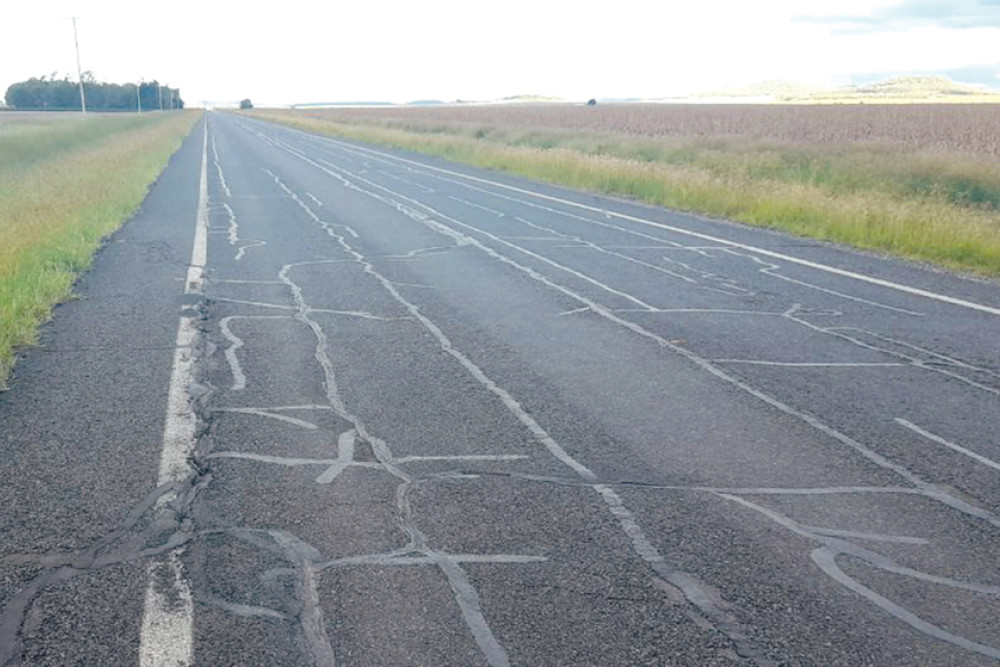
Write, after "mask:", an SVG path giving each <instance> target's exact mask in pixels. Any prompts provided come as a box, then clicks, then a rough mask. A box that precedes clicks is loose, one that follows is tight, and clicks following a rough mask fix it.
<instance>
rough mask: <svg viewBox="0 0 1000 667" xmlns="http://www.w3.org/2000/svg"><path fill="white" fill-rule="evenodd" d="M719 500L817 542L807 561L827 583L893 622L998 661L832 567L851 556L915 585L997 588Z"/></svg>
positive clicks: (998, 656) (997, 653)
mask: <svg viewBox="0 0 1000 667" xmlns="http://www.w3.org/2000/svg"><path fill="white" fill-rule="evenodd" d="M718 495H719V497H721V498H724V499H726V500H729V501H731V502H734V503H737V504H739V505H742V506H744V507H746V508H748V509H751V510H754V511H756V512H758V513H760V514H763V515H764V516H766V517H767V518H769V519H771V520H772V521H774V522H775V523H777V524H779V525H780V526H782V527H784V528H786V529H788V530H790V531H791V532H793V533H795V534H797V535H800V536H802V537H805V538H807V539H810V540H813V541H814V542H819V543H820V544H821V545H822V546H820V547H817V548H816V549H813V551H812V553H811V558H812V560H813V562H814V563H815V564H816V565H817V566H818V567H819V568H820V570H822V571H823V573H824V574H826V575H827V576H829V577H830V578H831V579H833V580H834V581H836V582H837V583H838V584H840V585H842V586H844V587H845V588H847V589H848V590H851V591H853V592H854V593H857V594H858V595H860V596H861V597H864V598H865V599H867V600H868V601H869V602H871V603H872V604H874V605H875V606H877V607H879V608H880V609H882V610H884V611H885V612H887V613H888V614H890V615H892V616H894V617H895V618H896V619H898V620H900V621H902V622H903V623H906V624H907V625H909V626H910V627H912V628H913V629H914V630H917V631H918V632H922V633H924V634H926V635H928V636H931V637H934V638H935V639H939V640H941V641H944V642H947V643H949V644H952V645H953V646H958V647H960V648H963V649H966V650H968V651H972V652H974V653H978V654H980V655H984V656H987V657H990V658H993V659H995V660H1000V650H998V649H996V648H994V647H993V646H988V645H986V644H980V643H978V642H974V641H971V640H969V639H967V638H965V637H961V636H959V635H956V634H953V633H951V632H948V631H947V630H945V629H943V628H940V627H938V626H936V625H933V624H931V623H928V622H927V621H925V620H923V619H922V618H920V617H919V616H917V615H916V614H914V613H913V612H911V611H910V610H909V609H906V608H905V607H902V606H900V605H898V604H896V603H895V602H893V601H892V600H889V599H888V598H886V597H883V596H882V595H879V594H878V593H876V592H875V591H873V590H871V589H870V588H868V587H866V586H864V585H863V584H861V583H859V582H858V581H856V580H854V579H853V578H851V577H850V576H849V575H847V574H846V573H845V572H844V571H843V570H841V569H840V567H839V566H838V565H837V563H836V557H837V556H838V555H841V554H843V555H845V556H851V557H853V558H857V559H858V560H860V561H862V562H864V563H866V564H868V565H869V566H871V567H874V568H876V569H879V570H884V571H886V572H890V573H892V574H896V575H902V576H907V577H911V578H914V579H917V580H918V581H924V582H928V583H932V584H936V585H939V586H945V587H948V588H954V589H958V590H965V591H971V592H974V593H979V594H983V595H989V596H992V597H1000V586H990V585H985V584H976V583H970V582H965V581H958V580H955V579H951V578H948V577H939V576H937V575H932V574H927V573H926V572H921V571H919V570H914V569H912V568H909V567H905V566H901V565H898V564H896V563H895V562H894V561H893V560H892V559H890V558H888V557H886V556H883V555H882V554H879V553H877V552H874V551H871V550H870V549H866V548H864V547H859V546H857V545H855V544H852V543H850V542H847V541H845V540H842V539H839V538H838V537H836V536H833V535H831V534H829V533H826V534H824V532H819V531H815V530H811V529H810V528H809V527H807V526H804V525H802V524H800V523H797V522H796V521H793V520H792V519H789V518H788V517H786V516H784V515H782V514H779V513H778V512H775V511H774V510H770V509H768V508H766V507H762V506H760V505H757V504H756V503H752V502H750V501H748V500H746V499H744V498H740V497H738V496H732V495H728V494H724V493H720V494H718Z"/></svg>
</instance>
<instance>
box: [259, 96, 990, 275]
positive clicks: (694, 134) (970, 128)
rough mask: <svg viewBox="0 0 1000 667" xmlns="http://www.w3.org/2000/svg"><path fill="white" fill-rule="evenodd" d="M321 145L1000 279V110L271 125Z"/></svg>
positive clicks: (454, 114)
mask: <svg viewBox="0 0 1000 667" xmlns="http://www.w3.org/2000/svg"><path fill="white" fill-rule="evenodd" d="M254 113H255V115H257V116H258V117H260V118H264V119H268V120H275V121H278V122H283V123H286V124H290V125H293V126H296V127H299V128H301V129H306V130H310V131H315V132H321V133H326V134H331V135H335V136H342V137H347V138H353V139H358V140H361V141H370V142H374V143H382V144H386V145H392V146H396V147H399V148H405V149H409V150H416V151H421V152H425V153H429V154H434V155H439V156H443V157H446V158H449V159H454V160H458V161H463V162H467V163H470V164H474V165H477V166H482V167H487V168H492V169H498V170H504V171H510V172H512V173H517V174H520V175H524V176H528V177H532V178H539V179H543V180H548V181H551V182H555V183H560V184H563V185H569V186H572V187H580V188H586V189H590V190H595V191H600V192H607V193H611V194H616V195H625V196H630V197H636V198H639V199H642V200H643V201H646V202H649V203H653V204H658V205H663V206H669V207H674V208H679V209H684V210H690V211H697V212H700V213H706V214H709V215H716V216H722V217H726V218H731V219H734V220H739V221H742V222H747V223H750V224H755V225H761V226H768V227H773V228H778V229H784V230H787V231H791V232H794V233H796V234H801V235H804V236H811V237H815V238H821V239H827V240H832V241H838V242H843V243H849V244H853V245H856V246H859V247H864V248H869V249H875V250H881V251H886V252H890V253H894V254H897V255H901V256H905V257H910V258H914V259H919V260H928V261H932V262H936V263H939V264H942V265H946V266H949V267H953V268H959V269H965V270H972V271H976V272H980V273H985V274H990V275H1000V110H998V108H997V107H996V106H994V105H976V106H968V107H963V106H960V105H923V106H920V107H906V106H898V105H895V106H880V107H876V106H867V105H866V106H841V107H837V106H823V107H805V106H794V107H781V106H756V107H733V106H714V107H690V106H667V105H615V106H606V107H600V106H599V107H596V108H586V107H578V106H574V107H570V106H564V105H563V106H511V107H495V106H494V107H435V108H412V109H410V108H402V109H335V110H322V111H317V110H310V111H274V110H258V111H255V112H254Z"/></svg>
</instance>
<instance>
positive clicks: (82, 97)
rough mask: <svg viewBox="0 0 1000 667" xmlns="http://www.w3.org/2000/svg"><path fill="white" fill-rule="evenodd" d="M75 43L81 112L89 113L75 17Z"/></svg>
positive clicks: (74, 18)
mask: <svg viewBox="0 0 1000 667" xmlns="http://www.w3.org/2000/svg"><path fill="white" fill-rule="evenodd" d="M73 43H74V44H75V45H76V77H77V80H78V81H79V82H80V112H81V113H87V96H86V95H84V94H83V69H82V68H81V67H80V39H79V37H77V35H76V17H75V16H74V17H73Z"/></svg>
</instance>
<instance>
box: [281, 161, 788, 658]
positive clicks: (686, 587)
mask: <svg viewBox="0 0 1000 667" xmlns="http://www.w3.org/2000/svg"><path fill="white" fill-rule="evenodd" d="M305 159H307V160H308V158H305ZM314 164H315V163H314ZM317 166H318V167H319V168H320V169H324V168H323V167H322V166H321V165H317ZM324 171H328V170H325V169H324ZM328 173H329V171H328ZM333 175H334V176H335V177H337V178H339V179H341V180H342V181H345V184H346V182H347V179H345V178H344V177H342V176H340V175H339V174H335V173H334V174H333ZM278 182H279V183H280V181H278ZM353 187H357V186H353ZM289 194H293V193H291V192H289ZM293 196H294V194H293ZM300 205H302V206H305V205H304V204H302V203H301V201H300ZM312 217H313V218H314V219H315V220H316V222H318V223H319V224H320V225H322V226H323V227H324V228H325V229H326V231H327V234H329V235H330V236H331V237H333V238H334V239H336V240H337V242H338V243H339V244H340V245H341V247H342V248H343V249H344V251H345V252H347V253H349V254H351V255H353V256H354V257H356V258H357V261H358V263H359V264H361V265H362V266H364V268H365V271H366V272H367V273H369V274H370V275H372V276H373V277H374V278H376V279H377V280H378V281H379V282H380V283H381V284H382V285H383V286H384V288H385V289H386V290H387V291H388V292H389V293H390V294H391V295H392V296H393V298H395V299H396V300H397V301H398V302H399V303H400V304H402V305H403V306H404V307H405V308H406V309H407V310H408V311H410V312H411V313H412V314H413V316H414V317H415V318H416V319H418V320H419V321H420V322H421V323H422V324H423V325H424V326H425V327H426V328H427V329H428V330H429V331H430V332H431V333H432V334H433V335H434V337H435V338H437V339H438V342H439V344H440V345H441V348H442V349H443V350H444V351H445V352H447V353H448V354H449V355H451V356H452V357H454V358H455V359H456V360H457V361H458V362H459V363H460V364H461V365H462V366H463V367H464V368H465V369H466V370H467V371H468V372H469V373H470V374H471V375H472V376H473V377H474V378H475V379H476V380H477V381H479V382H480V384H482V385H483V386H485V387H486V388H487V389H489V390H490V392H491V393H493V394H494V395H496V396H497V397H499V398H500V399H501V401H502V402H503V403H504V405H505V406H506V407H507V408H508V410H510V411H511V412H512V413H513V414H514V415H515V416H516V417H517V419H518V420H519V421H520V422H521V423H522V424H523V425H524V426H525V427H527V428H528V430H529V431H531V433H532V434H533V435H534V436H535V437H536V438H537V439H538V441H539V442H541V443H542V444H543V445H544V446H545V447H546V449H548V450H549V452H550V453H551V454H552V455H553V456H554V457H555V458H556V459H558V460H559V461H561V462H562V463H564V464H565V465H566V466H568V467H569V468H571V469H572V470H573V471H574V472H576V473H577V474H578V475H579V476H580V477H581V478H583V479H584V480H586V481H596V480H597V476H596V475H595V474H594V472H593V471H591V470H590V469H589V468H587V467H586V466H585V465H583V464H582V463H580V462H579V461H577V460H576V459H575V458H573V457H572V456H571V455H570V454H569V453H568V452H566V450H564V449H563V448H562V446H561V445H560V444H559V443H558V442H556V441H555V440H554V439H553V438H552V437H551V436H550V435H549V434H548V433H547V432H546V431H545V429H544V428H542V426H541V425H540V424H538V422H536V421H535V420H534V418H533V417H531V415H529V414H528V413H527V412H526V411H525V410H524V408H523V407H521V405H520V404H519V403H518V402H517V401H516V400H515V399H514V398H513V397H512V396H511V395H510V393H508V392H507V391H506V390H505V389H503V388H502V387H500V386H498V385H497V384H496V383H495V382H494V381H493V380H492V379H491V378H490V377H488V376H487V375H486V374H485V373H484V372H483V371H482V369H480V368H479V367H478V366H477V365H476V364H475V363H474V362H473V361H472V360H470V359H469V358H468V357H466V356H465V355H464V354H463V353H462V352H461V351H459V350H458V349H456V348H455V347H454V345H453V344H452V343H451V341H450V339H448V337H447V336H446V335H445V334H444V332H443V331H442V330H441V329H440V328H439V327H438V326H437V325H436V324H435V323H434V322H433V321H431V320H430V319H429V318H427V317H426V316H425V315H424V314H423V313H421V312H420V310H419V309H418V308H417V307H416V306H415V305H414V304H412V303H410V302H409V301H407V300H406V299H405V298H404V297H403V296H402V295H401V294H400V293H399V291H398V290H396V289H395V287H394V286H393V284H392V283H391V282H390V281H389V280H388V279H386V278H385V277H384V276H382V275H381V274H380V273H378V272H377V271H376V270H375V268H374V266H373V265H372V264H371V263H370V262H369V261H368V260H366V259H365V257H364V256H363V255H362V254H361V253H360V252H358V251H357V250H355V249H354V248H353V247H351V246H350V244H348V243H347V241H346V240H345V239H344V238H343V236H341V235H339V234H337V233H335V232H334V231H333V230H332V228H331V227H330V226H329V225H328V224H326V223H324V222H323V221H321V220H319V219H318V217H316V216H315V214H313V216H312ZM477 243H478V242H477ZM288 268H289V267H287V266H286V267H285V268H283V269H282V273H281V277H282V279H283V280H288V278H287V271H288ZM289 282H290V281H289ZM291 285H294V283H291ZM292 289H293V292H296V299H297V300H298V299H300V298H301V292H300V291H299V289H298V287H297V286H293V287H292ZM303 303H304V302H303ZM318 335H319V334H318ZM404 486H405V485H404ZM594 490H595V491H597V492H598V493H599V494H600V495H601V497H602V498H603V499H604V501H605V503H606V504H607V505H608V507H609V509H610V511H611V513H612V515H613V516H614V517H615V518H616V519H617V520H618V522H619V524H620V525H621V527H622V529H623V530H624V532H625V534H626V535H627V537H628V538H629V539H630V540H631V542H632V546H633V549H634V550H635V552H636V553H637V554H638V555H639V556H640V557H641V558H642V559H643V560H645V561H646V562H647V563H649V564H650V565H651V566H652V568H653V570H654V571H655V572H657V573H658V574H659V575H660V576H662V577H664V578H666V579H667V581H669V582H670V583H671V585H673V586H676V587H677V588H679V589H680V590H681V591H682V592H683V594H684V595H685V597H687V599H688V600H690V601H691V602H692V603H693V604H694V605H695V606H696V607H698V609H699V610H701V611H702V613H703V614H705V616H706V617H707V618H708V619H710V620H711V622H712V623H714V624H715V625H716V626H717V627H718V628H719V629H720V630H722V631H723V632H725V633H726V635H727V636H728V637H729V638H730V639H731V640H732V641H733V642H734V644H735V645H736V646H737V648H738V650H739V652H740V653H741V654H743V655H745V656H748V657H751V658H752V659H753V660H754V661H755V662H756V663H757V664H759V665H769V664H771V663H770V661H768V660H767V659H765V658H764V657H763V650H762V649H761V648H760V647H758V646H756V644H755V643H754V642H753V641H752V640H750V639H748V638H747V636H746V635H745V634H744V633H743V631H742V630H740V629H739V624H738V622H737V621H736V620H735V618H734V617H733V616H732V615H731V614H730V613H729V612H728V611H727V610H725V609H723V608H722V606H721V605H719V604H716V603H714V602H713V601H712V598H711V596H710V595H709V594H708V593H707V592H706V585H705V584H703V583H701V582H698V581H696V580H695V579H694V578H693V577H691V576H690V575H688V574H686V573H684V572H681V571H679V570H675V569H673V568H671V567H670V566H668V565H667V564H666V563H665V562H664V559H663V557H662V556H661V555H660V553H659V552H658V551H657V549H656V547H655V546H653V545H652V543H651V542H650V541H649V539H648V538H647V537H646V535H645V533H644V532H643V530H642V527H641V526H639V524H638V523H637V521H636V520H635V518H634V516H633V515H632V513H631V512H630V511H629V510H628V508H626V507H625V505H624V503H623V502H622V500H621V498H620V497H619V496H618V494H617V493H615V491H614V490H612V489H611V488H609V487H607V486H604V485H596V486H594ZM400 495H401V497H402V500H401V501H400V502H401V503H405V502H406V500H405V492H402V493H401V494H400ZM407 532H409V533H410V534H411V536H412V535H419V531H418V530H417V529H416V527H415V526H412V525H410V526H408V527H407ZM435 557H437V556H435ZM451 568H454V569H457V570H458V571H459V572H461V569H460V568H458V566H457V565H455V564H454V563H451ZM451 568H445V567H444V566H443V565H442V570H443V571H444V572H445V575H446V576H447V577H448V579H449V582H450V583H451V585H452V588H453V589H454V590H455V594H456V599H457V600H458V602H459V606H460V607H461V609H462V611H463V617H464V618H465V619H466V623H467V624H468V626H469V628H470V630H471V631H472V633H473V636H474V637H475V638H476V642H477V644H478V645H479V646H480V649H481V650H482V651H483V653H484V655H485V656H486V657H487V659H488V660H490V661H491V664H497V665H503V664H507V663H506V662H505V660H506V654H505V653H502V652H503V648H502V647H501V646H500V645H499V644H498V643H496V640H495V639H493V637H492V634H491V633H490V631H489V627H488V626H486V625H485V620H482V614H481V612H478V611H477V610H478V597H477V598H475V599H474V600H470V599H468V597H467V596H466V594H465V586H464V585H463V583H462V582H463V580H464V581H465V583H466V584H467V580H465V579H464V573H462V580H459V579H456V576H457V575H455V573H454V572H453V571H452V570H451ZM470 588H471V587H470ZM473 592H475V591H474V589H473ZM716 597H719V596H716ZM719 599H720V600H721V598H719ZM473 602H475V604H474V605H473V604H472V603H473ZM473 607H474V608H473ZM470 609H471V611H477V613H471V611H470ZM497 650H499V651H500V653H499V654H497V653H495V651H497ZM494 659H495V660H494Z"/></svg>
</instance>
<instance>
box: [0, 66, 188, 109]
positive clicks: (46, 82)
mask: <svg viewBox="0 0 1000 667" xmlns="http://www.w3.org/2000/svg"><path fill="white" fill-rule="evenodd" d="M83 92H84V94H85V95H86V97H87V109H88V110H93V111H135V110H136V107H137V106H138V104H137V102H138V101H137V100H136V86H135V84H134V83H127V84H125V85H121V84H117V83H101V82H99V81H97V80H96V79H95V78H94V76H93V74H91V73H90V72H84V73H83ZM160 93H161V90H160V85H159V83H158V82H156V81H151V82H147V83H143V84H141V85H140V86H139V96H140V97H141V99H142V110H143V111H152V110H154V109H159V108H160ZM162 94H163V107H164V108H165V109H166V108H168V105H169V104H172V107H173V108H174V109H183V108H184V100H182V99H181V95H180V91H179V90H177V89H176V88H167V87H165V86H164V87H163V88H162ZM6 99H7V105H8V106H9V107H11V108H14V109H40V110H43V111H48V110H60V111H74V110H75V111H79V110H80V87H79V85H78V84H77V83H76V82H75V81H70V79H69V77H68V76H67V77H65V78H63V79H58V78H56V75H52V76H51V77H48V78H46V77H44V76H43V77H41V78H37V79H36V78H34V77H32V78H31V79H28V80H27V81H19V82H18V83H15V84H12V85H11V86H10V87H9V88H7V94H6Z"/></svg>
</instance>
